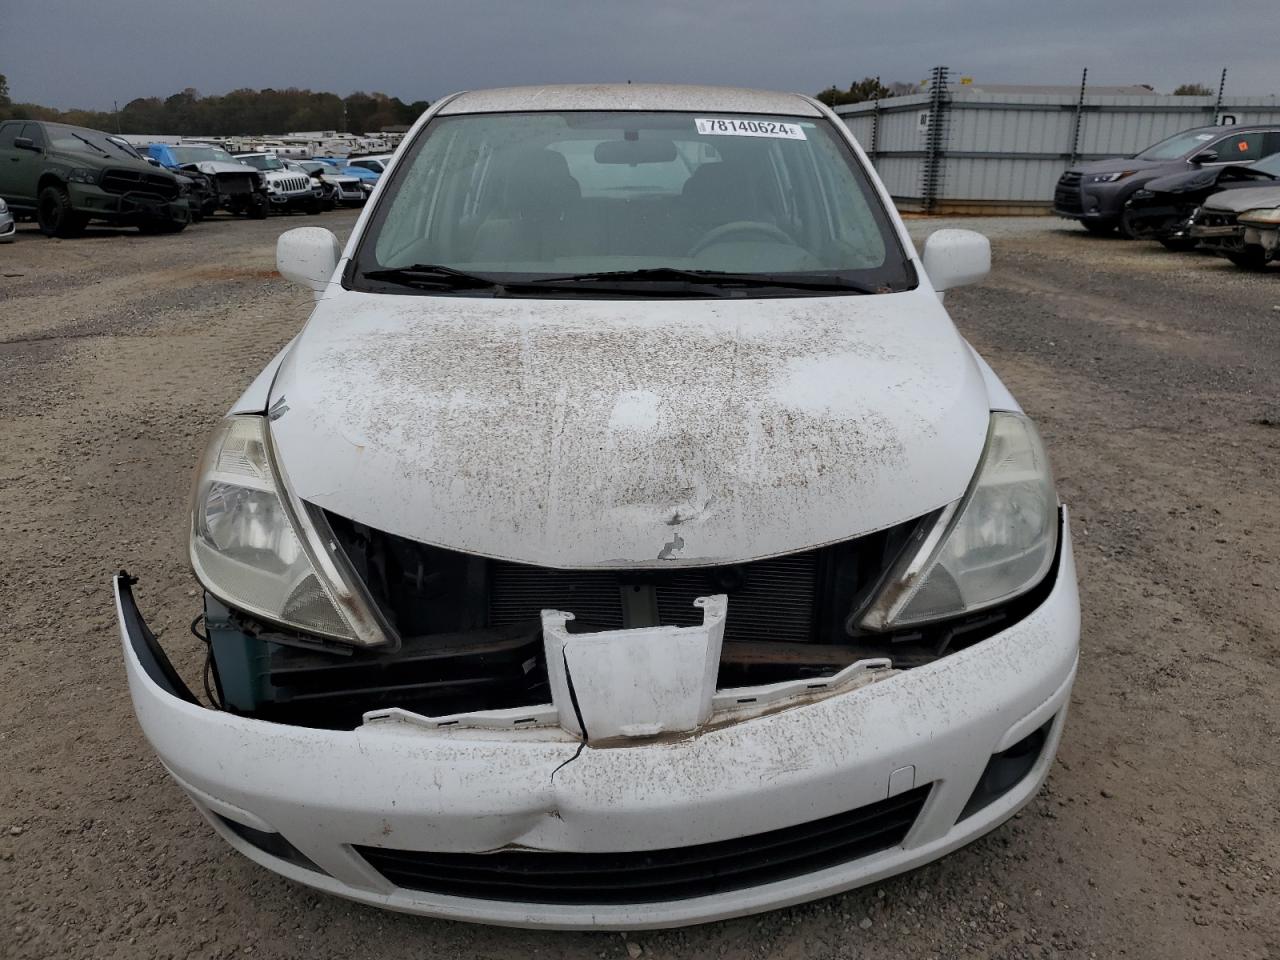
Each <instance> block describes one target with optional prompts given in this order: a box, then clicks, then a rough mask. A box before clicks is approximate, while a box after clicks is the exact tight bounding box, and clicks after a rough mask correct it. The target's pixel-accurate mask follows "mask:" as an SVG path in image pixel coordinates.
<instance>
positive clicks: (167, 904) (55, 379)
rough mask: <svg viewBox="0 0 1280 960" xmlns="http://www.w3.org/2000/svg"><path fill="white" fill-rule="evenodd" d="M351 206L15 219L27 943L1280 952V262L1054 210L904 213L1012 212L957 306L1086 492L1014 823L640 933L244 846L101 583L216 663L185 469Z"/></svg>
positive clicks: (11, 552) (1, 780)
mask: <svg viewBox="0 0 1280 960" xmlns="http://www.w3.org/2000/svg"><path fill="white" fill-rule="evenodd" d="M353 221H354V215H353V214H351V213H347V212H336V213H333V214H327V215H324V216H323V217H322V218H319V219H317V218H301V217H299V218H294V220H293V221H292V222H291V223H288V224H287V223H286V222H285V221H282V220H278V219H271V220H267V221H263V222H237V223H229V222H225V221H215V222H211V223H205V224H202V225H200V226H197V227H194V228H192V229H190V230H188V231H186V232H185V233H183V234H181V235H179V236H177V237H164V238H161V237H140V236H137V235H136V234H134V233H133V232H123V233H120V234H118V235H115V234H112V233H110V232H104V231H99V232H95V233H94V234H93V235H91V236H90V237H87V238H85V239H81V240H75V241H51V240H46V239H44V238H42V237H40V236H39V235H38V234H36V233H35V231H34V230H33V229H32V228H31V227H30V226H24V227H23V228H22V229H20V231H19V236H18V240H17V242H16V243H15V244H14V245H12V246H10V247H7V248H6V247H0V492H2V493H3V496H0V536H2V537H3V542H4V563H3V565H0V624H2V625H3V626H2V627H0V631H2V634H3V643H0V889H2V890H4V891H5V894H6V895H5V896H4V897H3V899H0V957H3V958H5V960H8V958H18V957H22V958H47V957H55V956H56V957H120V958H130V960H134V958H140V957H184V958H185V957H198V958H213V957H231V956H233V955H234V956H244V955H247V954H256V955H258V956H266V957H273V958H274V957H309V958H310V957H319V956H342V957H348V956H356V955H360V956H378V957H383V958H387V960H395V958H407V957H436V956H453V957H457V958H458V960H466V958H473V957H475V958H479V957H485V958H502V960H507V958H522V960H523V958H528V957H538V956H545V957H569V958H597V957H598V958H612V957H619V958H621V957H627V956H628V954H631V955H633V956H636V955H642V956H646V957H654V958H667V957H671V958H674V957H731V958H739V957H781V958H800V957H806V958H808V957H859V958H890V957H893V958H898V957H911V958H916V957H919V958H925V957H936V958H949V957H958V956H983V957H1001V958H1024V957H1026V958H1030V957H1034V958H1040V957H1082V958H1083V957H1090V958H1092V957H1099V958H1111V957H1119V956H1127V957H1160V958H1170V960H1172V958H1195V960H1202V958H1206V957H1232V958H1253V957H1257V958H1262V957H1275V956H1278V955H1280V878H1277V875H1276V874H1277V870H1278V869H1280V813H1278V812H1277V809H1278V808H1277V803H1276V797H1277V786H1276V784H1277V759H1276V744H1277V742H1280V736H1278V734H1280V730H1278V724H1277V719H1276V718H1277V716H1280V629H1278V625H1280V576H1278V574H1280V567H1278V566H1277V560H1278V558H1280V512H1277V510H1276V509H1275V503H1276V488H1275V482H1276V476H1277V471H1278V470H1280V397H1278V395H1277V394H1278V391H1277V373H1276V371H1277V368H1278V366H1280V270H1276V269H1272V270H1271V271H1269V275H1248V274H1244V273H1241V272H1239V271H1237V270H1236V269H1234V268H1233V267H1231V266H1230V265H1229V264H1227V263H1226V262H1225V261H1218V260H1214V259H1211V258H1206V257H1200V256H1195V255H1183V256H1178V255H1174V254H1170V253H1167V252H1165V251H1164V250H1163V249H1161V248H1160V247H1158V246H1156V245H1154V244H1152V245H1148V244H1135V243H1126V242H1123V241H1119V240H1112V241H1108V240H1101V239H1096V238H1092V237H1089V236H1088V235H1086V234H1085V233H1083V232H1082V231H1078V230H1076V229H1073V228H1070V227H1067V226H1065V225H1063V224H1061V223H1060V222H1058V221H1052V220H1046V219H1018V220H1006V221H996V220H993V221H973V220H970V221H954V222H951V221H948V222H947V223H946V224H943V223H940V222H936V221H922V220H915V221H912V223H911V225H910V226H911V229H912V232H913V233H916V234H921V235H923V234H925V233H927V232H928V231H929V230H931V229H933V228H935V227H936V226H941V225H957V226H972V227H975V228H977V229H989V230H990V233H991V234H992V236H993V243H994V253H995V269H994V272H993V274H992V276H991V277H990V279H989V280H988V281H987V282H985V283H983V284H981V285H979V286H976V287H973V288H970V289H966V290H960V291H956V292H955V293H953V294H952V295H951V296H950V297H949V298H948V303H949V306H950V307H951V310H952V312H953V315H954V316H955V318H956V321H957V322H958V324H959V325H960V327H961V328H962V330H963V331H964V333H965V334H966V336H968V337H969V338H970V339H971V340H972V341H973V342H974V344H975V345H976V346H977V347H978V349H979V350H980V351H981V352H982V353H983V354H984V355H985V356H986V357H987V358H988V359H989V360H990V362H991V364H992V365H993V366H994V367H995V369H996V370H997V371H998V372H999V373H1000V374H1001V376H1002V377H1003V378H1004V379H1005V381H1006V382H1007V383H1008V384H1009V386H1010V387H1011V389H1012V390H1013V392H1014V393H1015V394H1016V395H1017V396H1018V397H1019V398H1020V400H1021V401H1022V403H1023V404H1024V405H1025V407H1026V409H1027V410H1028V412H1029V413H1030V414H1032V415H1033V416H1034V417H1035V418H1036V419H1037V420H1038V422H1039V424H1040V426H1041V429H1042V431H1043V432H1044V434H1045V436H1046V438H1047V439H1048V442H1049V444H1050V446H1051V450H1052V454H1053V458H1054V461H1055V465H1056V468H1057V474H1058V482H1059V487H1060V490H1061V492H1062V496H1063V497H1064V499H1065V500H1066V501H1067V502H1068V503H1069V504H1070V505H1071V509H1072V526H1073V531H1074V534H1075V540H1076V551H1077V558H1078V563H1079V570H1080V578H1081V592H1082V600H1083V605H1084V637H1083V645H1084V655H1083V658H1082V662H1081V669H1080V675H1079V679H1078V681H1077V684H1076V689H1075V695H1074V698H1073V706H1072V715H1071V718H1070V720H1069V722H1068V725H1067V731H1066V736H1065V739H1064V741H1063V745H1062V749H1061V752H1060V757H1059V762H1058V763H1057V765H1056V766H1055V767H1054V770H1053V773H1052V775H1051V777H1050V779H1049V782H1048V784H1047V785H1046V787H1045V788H1044V790H1043V792H1042V793H1041V794H1040V796H1039V797H1037V799H1036V800H1035V801H1034V802H1033V803H1032V804H1031V805H1030V806H1029V807H1028V808H1027V809H1026V810H1025V811H1024V812H1023V813H1022V814H1020V815H1019V816H1018V817H1017V818H1015V819H1014V820H1012V821H1010V822H1009V823H1008V824H1007V825H1005V826H1003V827H1001V828H1000V829H998V830H996V831H995V832H993V833H992V834H990V835H988V836H987V837H985V838H983V839H982V840H980V841H978V842H976V843H974V844H972V845H970V846H969V847H967V848H965V849H964V850H961V851H959V852H957V853H956V854H953V855H952V856H950V857H948V858H946V859H944V860H942V861H940V862H938V863H935V864H932V865H930V866H928V867H925V868H923V869H920V870H917V871H915V872H913V873H910V874H908V875H905V876H902V877H899V878H897V879H894V880H891V881H888V882H885V883H882V884H879V885H877V886H873V887H869V888H864V889H862V890H858V891H854V892H852V893H849V894H846V895H844V896H838V897H833V898H830V899H827V900H824V901H821V902H818V903H814V904H809V905H806V906H802V907H796V908H793V909H788V910H782V911H778V912H775V913H771V914H767V915H763V916H759V917H753V918H749V919H743V920H737V921H732V922H727V923H719V924H711V925H707V926H703V927H697V928H691V929H686V930H682V931H672V932H665V933H644V934H634V935H631V936H625V935H624V936H621V937H620V936H618V935H617V934H610V935H604V934H599V935H588V934H573V935H568V934H553V933H530V932H524V931H511V930H500V929H492V928H483V927H473V926H468V925H463V924H455V923H445V922H436V921H431V920H423V919H418V918H412V917H404V916H398V915H393V914H388V913H383V912H380V911H378V910H374V909H370V908H365V907H362V906H357V905H354V904H350V903H347V902H345V901H341V900H337V899H331V898H328V897H325V896H320V895H317V894H314V893H312V892H310V891H308V890H307V889H305V888H303V887H300V886H296V885H293V884H291V883H289V882H287V881H285V880H283V879H280V878H278V877H276V876H275V875H273V874H270V873H268V872H266V871H264V870H262V869H260V868H258V867H257V866H255V865H253V864H252V863H250V862H249V861H248V860H245V859H242V858H241V857H240V856H238V855H237V854H235V853H233V852H232V851H231V850H230V849H229V848H227V847H226V846H225V845H223V843H222V842H221V841H220V840H218V839H216V838H215V836H214V834H213V833H212V831H211V830H210V829H209V828H208V827H207V826H206V825H205V824H204V823H203V821H202V820H200V819H199V817H198V815H197V814H196V812H195V810H194V809H192V808H191V806H190V805H189V804H188V803H187V801H186V800H185V799H184V797H183V796H182V794H181V793H180V792H179V790H178V788H177V787H175V786H174V785H173V784H172V783H171V782H170V781H169V779H168V778H167V777H166V775H165V774H164V772H163V770H162V769H161V768H160V765H159V764H158V762H157V761H156V759H155V757H154V756H153V754H152V752H151V750H150V749H149V748H148V746H147V744H146V743H145V742H144V741H143V739H142V736H141V734H140V732H139V730H138V727H137V725H136V723H135V721H134V718H133V715H132V709H131V706H130V702H129V697H128V692H127V690H126V688H125V682H124V674H123V670H122V666H121V662H120V654H119V649H118V640H117V636H116V627H115V621H114V616H113V612H112V609H111V604H110V596H109V591H108V578H109V575H110V573H111V572H112V571H113V570H115V569H117V568H119V567H121V566H123V565H127V566H128V567H129V568H130V569H131V570H133V571H135V572H136V573H138V574H140V575H141V576H142V582H141V583H140V585H139V588H138V590H139V596H140V600H141V603H142V605H143V609H144V612H145V613H146V614H147V615H148V617H149V619H150V620H151V622H152V624H153V626H154V627H155V628H156V629H157V632H161V633H162V634H163V635H164V637H165V638H166V640H167V642H168V643H169V645H170V646H171V647H173V648H175V649H176V650H180V651H182V652H181V654H180V660H181V662H182V663H183V664H184V665H186V666H189V665H190V664H191V663H194V662H196V661H195V656H196V650H195V647H194V644H195V641H193V640H191V639H190V638H189V637H188V636H187V634H186V625H187V623H188V621H189V620H190V619H191V617H192V616H193V615H194V614H195V612H196V608H197V599H196V593H195V590H194V588H193V584H192V581H191V577H190V574H189V572H188V570H187V567H186V563H185V560H184V555H185V548H184V530H185V524H186V511H187V495H188V484H189V482H190V473H191V469H192V466H193V464H194V462H195V459H196V457H197V456H198V454H199V452H200V449H201V448H202V446H203V443H204V437H205V434H206V432H207V430H208V429H209V427H210V425H211V424H213V422H214V421H215V420H216V419H217V418H218V417H219V416H220V415H221V414H222V412H223V411H224V410H225V409H226V407H227V406H228V405H229V404H230V402H231V401H232V400H233V399H234V398H235V397H236V396H237V395H238V394H239V392H240V390H241V389H242V388H243V387H244V385H245V384H247V382H248V381H249V380H250V379H251V377H252V376H253V375H254V374H255V373H256V372H257V371H258V370H259V369H260V368H261V366H262V365H263V364H264V363H265V362H266V361H267V360H268V359H269V358H270V357H271V356H272V355H273V354H274V353H275V352H276V351H277V350H278V349H279V347H280V346H281V345H282V344H283V343H284V342H285V341H287V340H288V339H289V338H290V337H291V336H292V335H293V334H294V332H295V331H296V330H297V329H298V327H299V325H300V324H301V323H302V321H303V320H304V319H305V317H306V315H307V312H308V305H309V302H310V298H309V295H308V294H306V293H305V292H302V291H299V290H297V289H294V288H291V287H289V286H288V285H287V284H285V283H284V282H283V281H281V280H280V279H279V278H278V277H277V276H275V275H274V274H273V272H272V266H273V263H274V258H273V253H272V248H273V244H274V241H275V238H276V236H277V235H278V234H279V233H280V232H281V231H282V230H283V229H285V228H286V227H287V226H290V225H299V224H301V223H303V222H306V223H307V224H315V223H317V222H323V223H326V224H327V225H329V226H331V227H332V228H334V229H335V230H336V231H338V232H339V233H340V234H342V235H344V236H345V234H346V233H347V231H348V230H349V229H350V227H351V224H352V223H353ZM637 951H641V953H639V954H637Z"/></svg>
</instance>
